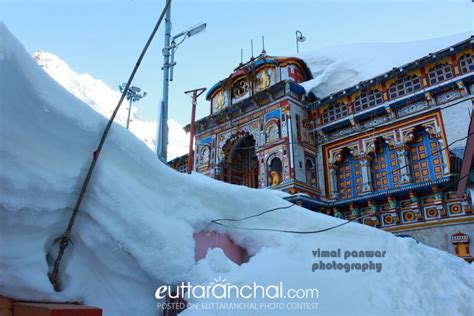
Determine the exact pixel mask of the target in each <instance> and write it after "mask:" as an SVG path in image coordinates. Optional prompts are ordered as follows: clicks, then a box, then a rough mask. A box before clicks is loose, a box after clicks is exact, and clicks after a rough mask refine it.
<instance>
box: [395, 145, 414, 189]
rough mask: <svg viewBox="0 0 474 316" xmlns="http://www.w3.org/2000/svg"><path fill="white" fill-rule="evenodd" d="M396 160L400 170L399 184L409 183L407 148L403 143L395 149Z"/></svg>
mask: <svg viewBox="0 0 474 316" xmlns="http://www.w3.org/2000/svg"><path fill="white" fill-rule="evenodd" d="M395 151H396V153H397V159H398V166H399V167H398V168H399V170H400V183H402V184H404V183H410V182H411V174H410V161H409V159H408V146H406V145H405V144H404V143H403V144H401V145H398V146H396V147H395Z"/></svg>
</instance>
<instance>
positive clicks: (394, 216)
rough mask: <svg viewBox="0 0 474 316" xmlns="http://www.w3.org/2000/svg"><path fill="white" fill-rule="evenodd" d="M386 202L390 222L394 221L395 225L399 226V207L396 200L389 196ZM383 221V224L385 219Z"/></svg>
mask: <svg viewBox="0 0 474 316" xmlns="http://www.w3.org/2000/svg"><path fill="white" fill-rule="evenodd" d="M387 202H388V205H389V207H390V214H389V215H388V216H390V218H391V220H392V221H394V222H395V223H396V224H400V214H399V210H400V207H399V205H398V200H397V199H396V198H395V197H394V196H393V195H389V196H388V197H387ZM383 220H384V223H385V222H386V220H385V218H384V219H383Z"/></svg>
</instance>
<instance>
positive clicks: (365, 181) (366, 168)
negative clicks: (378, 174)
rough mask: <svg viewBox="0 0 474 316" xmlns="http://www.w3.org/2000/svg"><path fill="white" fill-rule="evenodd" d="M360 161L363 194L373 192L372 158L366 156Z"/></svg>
mask: <svg viewBox="0 0 474 316" xmlns="http://www.w3.org/2000/svg"><path fill="white" fill-rule="evenodd" d="M358 160H359V163H360V168H361V172H362V193H368V192H372V191H373V189H372V176H371V175H372V171H371V168H370V160H371V157H370V156H364V157H362V158H360V159H358Z"/></svg>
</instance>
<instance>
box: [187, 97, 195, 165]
mask: <svg viewBox="0 0 474 316" xmlns="http://www.w3.org/2000/svg"><path fill="white" fill-rule="evenodd" d="M195 120H196V91H194V93H193V104H192V110H191V130H190V132H189V152H188V173H191V172H192V171H193V160H194V155H193V154H194V151H193V143H194V123H195Z"/></svg>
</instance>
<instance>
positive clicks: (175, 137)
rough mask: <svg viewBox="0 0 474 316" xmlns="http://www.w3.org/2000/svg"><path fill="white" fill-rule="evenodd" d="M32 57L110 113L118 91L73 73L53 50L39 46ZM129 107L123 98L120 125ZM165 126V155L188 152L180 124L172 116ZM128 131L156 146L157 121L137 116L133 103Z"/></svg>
mask: <svg viewBox="0 0 474 316" xmlns="http://www.w3.org/2000/svg"><path fill="white" fill-rule="evenodd" d="M33 58H34V60H35V61H36V62H37V63H38V65H40V66H41V68H43V70H44V71H46V72H47V73H48V74H49V75H50V76H51V77H52V78H53V79H54V80H56V81H57V82H58V83H59V84H60V85H62V86H63V87H64V88H66V90H68V91H69V92H71V93H72V94H73V95H75V96H76V97H78V98H79V99H81V100H82V101H84V102H85V103H87V104H89V105H90V106H91V107H92V108H93V109H94V110H96V111H97V112H99V113H100V114H102V115H103V116H105V117H106V118H110V117H111V116H112V112H113V111H114V109H115V106H116V105H117V103H118V101H119V99H120V95H121V93H120V92H118V91H117V90H114V89H112V88H111V87H109V86H108V85H107V84H106V83H105V82H103V81H102V80H98V79H95V78H93V77H92V76H91V75H89V74H87V73H85V74H78V73H76V72H75V71H74V70H73V69H71V67H69V65H68V64H66V62H64V61H63V60H61V59H60V58H59V57H58V56H56V55H54V54H51V53H48V52H44V51H41V50H38V51H36V52H35V53H34V54H33ZM138 104H139V103H138ZM128 107H129V102H128V101H127V100H124V102H123V103H122V106H121V108H120V110H119V112H118V114H117V117H116V119H115V120H116V122H117V123H119V124H120V125H122V126H126V123H127V116H128ZM168 128H169V143H168V159H169V160H171V159H173V158H175V157H178V156H182V155H184V154H186V153H187V152H188V146H189V136H188V135H187V134H186V132H185V131H184V130H183V125H181V124H180V123H178V122H176V121H174V120H171V119H170V120H169V121H168ZM130 131H131V132H132V133H133V134H135V136H137V137H138V138H139V139H141V140H142V141H143V142H145V144H146V145H147V146H148V147H149V148H150V149H151V150H155V149H156V122H147V121H142V120H140V119H139V117H138V109H137V106H135V105H132V111H131V115H130Z"/></svg>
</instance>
